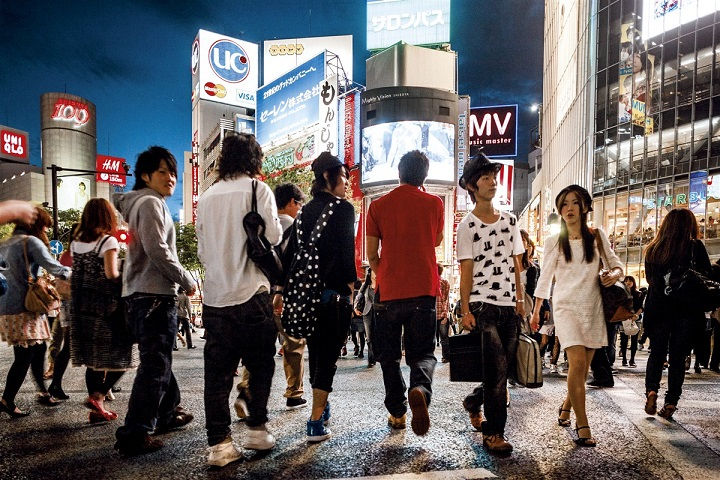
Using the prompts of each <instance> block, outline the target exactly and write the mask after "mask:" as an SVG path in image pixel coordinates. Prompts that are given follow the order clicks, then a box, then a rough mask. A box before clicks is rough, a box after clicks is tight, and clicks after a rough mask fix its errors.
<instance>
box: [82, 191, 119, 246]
mask: <svg viewBox="0 0 720 480" xmlns="http://www.w3.org/2000/svg"><path fill="white" fill-rule="evenodd" d="M116 229H117V218H116V217H115V209H114V208H113V206H112V205H110V202H108V201H107V200H105V199H104V198H91V199H90V200H88V202H87V203H86V204H85V208H84V209H83V213H82V217H81V218H80V226H79V227H78V229H77V230H76V231H75V234H74V235H73V238H74V239H75V240H78V241H80V242H85V243H89V242H93V241H95V240H97V239H98V238H100V237H101V236H102V235H105V234H112V233H113V232H115V230H116Z"/></svg>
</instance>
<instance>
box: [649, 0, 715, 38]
mask: <svg viewBox="0 0 720 480" xmlns="http://www.w3.org/2000/svg"><path fill="white" fill-rule="evenodd" d="M718 9H720V3H717V2H715V1H713V0H682V1H680V0H643V11H642V16H643V18H642V21H643V29H642V36H643V41H647V40H649V39H651V38H654V37H657V36H659V35H660V34H662V33H664V32H667V31H668V30H672V29H674V28H677V27H679V26H680V25H684V24H687V23H690V22H694V21H695V20H697V19H698V18H703V17H706V16H708V15H711V14H712V13H713V12H715V11H716V10H718Z"/></svg>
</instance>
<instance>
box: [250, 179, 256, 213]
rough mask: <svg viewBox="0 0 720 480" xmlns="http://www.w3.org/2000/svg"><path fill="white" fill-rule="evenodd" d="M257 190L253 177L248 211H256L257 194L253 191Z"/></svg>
mask: <svg viewBox="0 0 720 480" xmlns="http://www.w3.org/2000/svg"><path fill="white" fill-rule="evenodd" d="M256 190H257V180H255V179H253V181H252V205H251V207H250V211H252V212H257V195H256V194H255V191H256Z"/></svg>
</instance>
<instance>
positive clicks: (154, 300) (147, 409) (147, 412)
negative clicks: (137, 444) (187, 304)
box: [115, 294, 180, 441]
mask: <svg viewBox="0 0 720 480" xmlns="http://www.w3.org/2000/svg"><path fill="white" fill-rule="evenodd" d="M126 303H127V318H128V327H129V329H130V331H131V333H132V335H133V337H134V338H135V341H137V342H138V349H139V351H140V366H139V367H138V370H137V374H136V375H135V382H134V383H133V388H132V393H131V394H130V403H129V405H128V412H127V415H126V416H125V425H123V426H122V427H120V428H118V430H117V432H116V433H115V436H116V437H117V439H118V440H120V441H134V440H137V439H138V438H140V437H143V436H144V435H146V434H148V433H149V432H151V431H152V430H154V429H155V427H156V425H157V424H159V425H164V424H167V423H168V422H170V421H171V420H172V418H173V416H174V411H175V408H176V407H177V406H178V405H180V389H179V388H178V384H177V381H176V380H175V375H173V372H172V346H173V339H174V338H175V333H176V332H177V309H176V308H175V297H172V296H170V295H150V294H134V295H131V296H130V297H128V298H127V299H126Z"/></svg>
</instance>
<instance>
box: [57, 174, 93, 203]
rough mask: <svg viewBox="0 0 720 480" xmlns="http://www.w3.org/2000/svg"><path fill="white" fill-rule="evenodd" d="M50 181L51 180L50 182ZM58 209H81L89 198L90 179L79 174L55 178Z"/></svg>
mask: <svg viewBox="0 0 720 480" xmlns="http://www.w3.org/2000/svg"><path fill="white" fill-rule="evenodd" d="M51 183H52V182H51ZM57 197H58V209H60V210H69V209H71V208H72V209H75V210H80V211H82V209H83V208H85V204H86V203H87V202H88V200H90V180H89V179H88V178H86V177H81V176H63V177H59V178H58V179H57Z"/></svg>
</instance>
